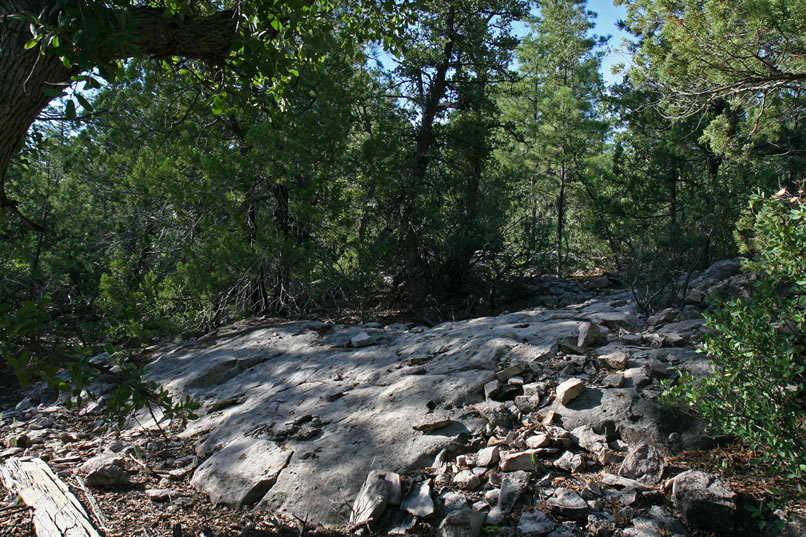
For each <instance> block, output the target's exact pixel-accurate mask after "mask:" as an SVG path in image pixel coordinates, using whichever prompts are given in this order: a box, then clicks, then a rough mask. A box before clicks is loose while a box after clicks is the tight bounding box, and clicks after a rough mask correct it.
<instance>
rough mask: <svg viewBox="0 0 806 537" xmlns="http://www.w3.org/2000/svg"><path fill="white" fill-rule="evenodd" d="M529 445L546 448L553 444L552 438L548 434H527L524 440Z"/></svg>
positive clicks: (534, 447)
mask: <svg viewBox="0 0 806 537" xmlns="http://www.w3.org/2000/svg"><path fill="white" fill-rule="evenodd" d="M524 442H525V443H526V446H527V447H530V448H532V449H537V448H544V447H548V446H550V445H551V438H549V436H548V435H547V434H536V435H534V436H527V437H526V440H524Z"/></svg>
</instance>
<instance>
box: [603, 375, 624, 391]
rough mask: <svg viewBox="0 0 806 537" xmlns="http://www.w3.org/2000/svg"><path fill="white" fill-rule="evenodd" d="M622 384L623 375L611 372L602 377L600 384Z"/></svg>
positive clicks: (608, 386)
mask: <svg viewBox="0 0 806 537" xmlns="http://www.w3.org/2000/svg"><path fill="white" fill-rule="evenodd" d="M623 385H624V375H623V374H622V373H611V374H610V375H607V376H606V377H605V378H604V379H602V386H604V387H605V388H621V387H622V386H623Z"/></svg>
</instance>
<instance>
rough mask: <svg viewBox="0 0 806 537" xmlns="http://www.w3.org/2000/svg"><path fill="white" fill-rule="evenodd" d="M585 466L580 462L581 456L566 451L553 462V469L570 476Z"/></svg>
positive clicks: (583, 462)
mask: <svg viewBox="0 0 806 537" xmlns="http://www.w3.org/2000/svg"><path fill="white" fill-rule="evenodd" d="M584 466H585V461H583V460H582V455H579V454H574V453H571V452H570V451H566V452H565V453H563V454H562V455H561V456H560V458H559V459H557V460H556V461H554V467H555V468H560V469H561V470H565V471H567V472H571V473H572V474H573V473H575V472H577V471H578V470H579V469H580V468H582V467H584Z"/></svg>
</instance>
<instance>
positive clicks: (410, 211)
mask: <svg viewBox="0 0 806 537" xmlns="http://www.w3.org/2000/svg"><path fill="white" fill-rule="evenodd" d="M446 27H447V28H448V36H447V40H446V42H445V46H444V48H443V51H442V58H441V63H440V64H439V65H438V66H437V67H436V72H435V74H434V77H433V79H432V82H431V85H430V86H429V87H428V91H427V93H426V95H424V96H423V97H424V100H423V105H422V106H423V108H422V114H423V115H422V120H421V121H420V128H419V129H418V131H417V147H416V150H415V154H414V164H413V166H412V170H411V188H410V189H409V191H408V192H406V194H405V195H406V196H407V197H406V199H404V200H403V207H402V210H401V227H402V228H403V231H404V239H403V257H404V262H405V271H406V284H407V287H408V291H409V295H410V297H409V298H410V299H411V301H412V303H413V304H414V305H415V306H419V305H421V304H422V303H423V302H424V301H425V297H426V294H427V293H428V281H427V276H428V275H427V270H426V266H425V260H424V259H423V258H422V256H421V255H420V241H419V239H418V237H417V231H416V230H415V229H414V222H413V221H412V220H413V218H414V204H415V203H416V197H417V192H418V191H419V189H420V185H422V183H423V182H424V181H425V176H426V172H427V171H428V165H429V164H430V163H431V146H432V145H433V143H434V121H435V120H436V117H437V112H438V110H439V104H440V102H441V101H442V99H443V98H444V97H445V92H446V90H447V75H448V70H449V69H450V66H451V59H452V58H453V48H454V38H455V36H454V35H453V34H454V30H453V27H454V7H453V6H451V7H450V9H449V10H448V14H447V21H446Z"/></svg>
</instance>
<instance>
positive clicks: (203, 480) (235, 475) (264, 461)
mask: <svg viewBox="0 0 806 537" xmlns="http://www.w3.org/2000/svg"><path fill="white" fill-rule="evenodd" d="M293 454H294V452H293V451H291V450H289V449H287V448H285V447H283V446H280V445H278V444H276V443H275V442H272V441H269V440H263V439H255V438H249V437H246V438H241V439H239V440H235V441H234V442H231V443H230V444H228V445H227V446H226V447H224V448H223V449H222V450H220V451H219V452H217V453H216V454H215V455H213V456H211V457H210V458H208V459H207V460H206V461H204V463H202V464H201V466H199V468H198V469H197V470H196V472H195V473H194V474H193V479H191V482H190V483H191V485H193V486H194V487H196V488H197V489H199V490H201V491H202V492H205V493H207V495H208V496H209V497H210V501H212V502H213V503H223V504H226V505H230V506H233V507H241V506H246V505H252V504H254V503H256V502H258V501H260V500H261V498H263V496H264V495H265V494H266V493H267V492H268V491H269V490H270V489H271V488H272V486H274V484H275V483H276V481H277V477H278V476H279V475H280V472H282V471H283V469H284V468H285V467H286V465H287V464H288V461H289V460H290V459H291V457H292V455H293Z"/></svg>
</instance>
